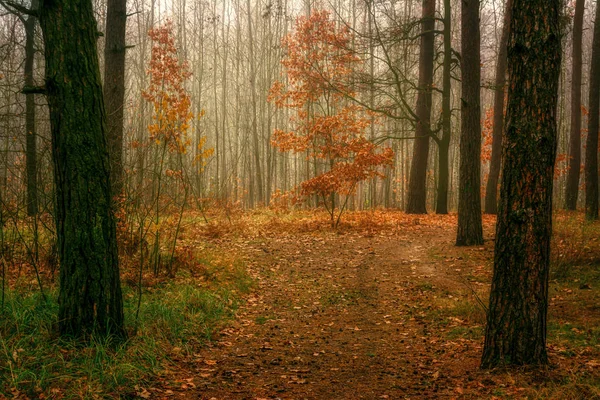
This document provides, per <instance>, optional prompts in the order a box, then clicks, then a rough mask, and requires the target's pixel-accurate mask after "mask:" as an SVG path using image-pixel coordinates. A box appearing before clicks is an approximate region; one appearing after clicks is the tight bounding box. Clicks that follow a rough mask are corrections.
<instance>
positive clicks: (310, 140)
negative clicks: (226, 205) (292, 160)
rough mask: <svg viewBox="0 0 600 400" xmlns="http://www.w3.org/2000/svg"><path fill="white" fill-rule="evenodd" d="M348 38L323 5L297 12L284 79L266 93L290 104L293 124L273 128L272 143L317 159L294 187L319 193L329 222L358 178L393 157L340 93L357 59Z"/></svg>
mask: <svg viewBox="0 0 600 400" xmlns="http://www.w3.org/2000/svg"><path fill="white" fill-rule="evenodd" d="M350 39H351V36H350V32H349V30H348V29H347V28H345V27H343V28H338V27H336V24H335V22H334V21H332V20H331V19H330V17H329V13H328V12H327V11H315V12H313V13H312V14H311V15H310V16H309V17H300V18H299V19H298V21H297V22H296V29H295V32H294V33H293V34H290V35H288V36H287V37H285V38H284V40H283V46H284V49H285V53H286V57H285V58H284V60H283V61H282V64H283V67H284V71H285V73H286V75H287V84H284V83H282V82H276V83H275V84H274V85H273V87H272V88H271V93H270V96H269V100H270V101H272V102H274V103H275V105H276V106H277V107H279V108H290V109H292V110H295V116H294V117H293V118H292V124H293V130H292V131H288V132H286V131H283V130H276V131H275V133H274V135H273V139H272V144H273V146H275V147H276V148H277V149H279V150H280V151H282V152H286V151H293V152H296V153H305V154H306V158H307V160H316V161H317V162H319V169H320V171H322V172H321V173H320V174H318V175H316V176H314V177H313V178H310V179H308V180H306V181H304V182H302V183H301V184H300V188H299V190H300V194H301V195H302V196H305V197H307V196H313V195H317V196H318V197H319V198H320V199H322V201H323V204H324V206H325V208H326V209H327V212H328V213H329V215H330V216H331V225H332V226H333V227H336V226H337V225H338V224H339V222H340V218H341V216H342V213H343V212H344V210H345V209H346V205H347V202H348V199H349V197H350V196H351V195H352V194H353V193H354V192H355V190H356V186H357V184H358V183H359V182H361V181H364V180H366V179H370V178H374V177H377V176H379V177H381V176H382V173H381V168H382V167H385V166H389V165H391V164H392V159H393V152H392V150H391V149H390V148H387V147H386V148H384V149H378V147H377V146H376V145H375V144H373V143H371V142H370V141H368V140H367V139H366V138H365V129H366V128H367V127H368V126H369V125H370V124H371V118H370V116H369V115H367V114H366V113H365V112H364V110H362V109H361V108H360V107H358V106H356V105H350V104H348V101H347V100H346V99H345V95H344V94H348V93H351V89H350V76H351V72H352V70H353V68H355V67H357V66H358V64H359V63H360V59H359V58H358V57H356V55H355V54H354V53H353V52H352V51H351V50H350V48H349V45H350ZM342 93H343V94H342ZM342 196H343V202H342V201H341V197H342Z"/></svg>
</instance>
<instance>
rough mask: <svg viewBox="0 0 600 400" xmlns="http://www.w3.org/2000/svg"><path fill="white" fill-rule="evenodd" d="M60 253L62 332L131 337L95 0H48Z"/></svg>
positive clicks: (43, 13)
mask: <svg viewBox="0 0 600 400" xmlns="http://www.w3.org/2000/svg"><path fill="white" fill-rule="evenodd" d="M39 20H40V26H41V28H42V32H43V36H44V42H45V59H46V79H45V80H46V90H47V97H48V105H49V108H50V125H51V133H52V158H53V164H54V180H55V191H56V212H55V218H56V233H57V241H58V253H59V258H60V293H59V311H58V313H59V329H60V332H61V334H63V335H67V336H75V337H85V336H87V335H89V334H92V333H96V334H99V335H109V334H115V335H123V334H124V329H123V299H122V295H121V286H120V281H119V259H118V255H117V240H116V227H115V217H114V212H113V204H112V197H111V186H110V173H109V157H108V149H107V143H106V136H105V134H106V115H105V111H104V102H103V98H102V85H101V82H100V68H99V63H98V53H97V49H96V40H97V38H98V34H99V33H98V28H97V25H96V21H95V19H94V10H93V6H92V0H51V1H48V0H46V1H44V2H43V3H42V4H41V7H40V10H39Z"/></svg>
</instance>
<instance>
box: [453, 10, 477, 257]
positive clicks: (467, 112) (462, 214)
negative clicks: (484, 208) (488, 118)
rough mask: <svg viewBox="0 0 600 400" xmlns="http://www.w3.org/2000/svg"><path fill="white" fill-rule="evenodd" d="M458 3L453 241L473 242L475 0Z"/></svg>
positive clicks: (475, 149)
mask: <svg viewBox="0 0 600 400" xmlns="http://www.w3.org/2000/svg"><path fill="white" fill-rule="evenodd" d="M461 5H462V9H461V16H462V19H461V31H462V34H461V37H462V39H461V40H462V46H461V47H462V50H461V51H462V76H463V79H462V126H461V135H460V177H459V183H458V185H459V192H458V231H457V235H456V245H457V246H473V245H480V244H483V227H482V225H481V190H480V187H481V177H480V173H481V93H480V88H481V45H480V32H479V0H462V2H461Z"/></svg>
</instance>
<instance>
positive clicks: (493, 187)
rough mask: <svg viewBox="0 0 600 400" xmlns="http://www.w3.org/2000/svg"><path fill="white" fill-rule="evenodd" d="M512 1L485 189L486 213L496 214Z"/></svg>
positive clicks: (501, 57) (498, 77) (500, 53)
mask: <svg viewBox="0 0 600 400" xmlns="http://www.w3.org/2000/svg"><path fill="white" fill-rule="evenodd" d="M511 13H512V0H507V1H506V7H505V9H504V25H503V27H502V37H501V38H500V44H499V46H498V61H497V62H496V83H495V87H494V125H493V128H492V157H491V160H490V174H489V176H488V181H487V184H486V188H485V213H486V214H496V212H497V211H498V180H499V179H500V166H501V163H502V162H501V155H502V136H503V134H504V132H503V131H504V93H505V89H504V87H505V85H506V57H507V56H506V46H507V44H508V34H509V31H510V19H511Z"/></svg>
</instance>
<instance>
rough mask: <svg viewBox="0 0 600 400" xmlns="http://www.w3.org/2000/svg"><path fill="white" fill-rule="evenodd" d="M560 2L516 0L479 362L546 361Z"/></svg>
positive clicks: (558, 71)
mask: <svg viewBox="0 0 600 400" xmlns="http://www.w3.org/2000/svg"><path fill="white" fill-rule="evenodd" d="M561 4H562V2H561V1H560V0H514V2H513V7H512V12H513V19H512V21H511V33H510V38H509V44H508V66H509V67H508V70H509V78H508V79H509V91H508V106H507V115H506V125H507V127H506V139H505V141H504V145H503V159H504V165H503V168H502V176H503V178H502V184H501V188H500V205H499V210H498V224H497V226H496V246H495V255H494V275H493V280H492V288H491V293H490V305H489V312H488V317H487V327H486V333H485V345H484V349H483V358H482V363H481V366H482V367H483V368H492V367H495V366H498V365H503V364H513V365H521V364H533V365H535V364H546V363H547V362H548V357H547V353H546V316H547V312H548V270H549V264H550V236H551V232H552V183H553V176H554V162H555V156H556V143H557V139H556V134H557V127H556V105H557V100H558V77H559V74H560V67H561V64H560V63H561V32H560V21H559V20H560V13H561Z"/></svg>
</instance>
